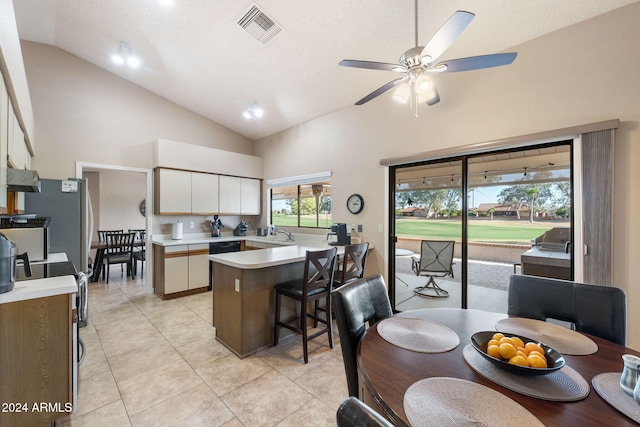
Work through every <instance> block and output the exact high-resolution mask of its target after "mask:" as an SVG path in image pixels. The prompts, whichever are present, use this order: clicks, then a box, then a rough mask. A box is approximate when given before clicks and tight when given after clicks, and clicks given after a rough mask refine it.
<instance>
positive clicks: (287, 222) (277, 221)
mask: <svg viewBox="0 0 640 427" xmlns="http://www.w3.org/2000/svg"><path fill="white" fill-rule="evenodd" d="M273 225H276V226H278V225H279V226H281V227H297V226H298V217H297V216H296V215H280V214H274V215H273ZM315 226H316V217H315V215H302V216H301V217H300V227H315ZM330 226H331V219H330V218H323V217H322V215H320V228H329V227H330Z"/></svg>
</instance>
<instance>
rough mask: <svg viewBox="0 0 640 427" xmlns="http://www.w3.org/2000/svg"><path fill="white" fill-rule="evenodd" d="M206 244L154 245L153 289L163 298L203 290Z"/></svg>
mask: <svg viewBox="0 0 640 427" xmlns="http://www.w3.org/2000/svg"><path fill="white" fill-rule="evenodd" d="M208 256H209V245H208V244H198V245H175V246H161V245H153V257H154V258H153V261H154V262H153V265H154V267H153V268H154V276H153V289H154V293H155V294H156V295H158V296H159V297H160V298H162V299H170V298H177V297H181V296H185V295H191V294H196V293H199V292H206V291H207V286H208V285H209V260H208Z"/></svg>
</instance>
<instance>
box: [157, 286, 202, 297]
mask: <svg viewBox="0 0 640 427" xmlns="http://www.w3.org/2000/svg"><path fill="white" fill-rule="evenodd" d="M207 290H208V289H207V288H206V287H204V288H197V289H188V290H186V291H180V292H174V293H171V294H163V293H161V292H157V291H156V290H155V289H154V290H153V293H154V294H155V295H156V296H157V297H160V299H162V300H168V299H174V298H181V297H186V296H188V295H194V294H201V293H203V292H207Z"/></svg>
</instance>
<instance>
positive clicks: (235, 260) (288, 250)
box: [209, 242, 344, 270]
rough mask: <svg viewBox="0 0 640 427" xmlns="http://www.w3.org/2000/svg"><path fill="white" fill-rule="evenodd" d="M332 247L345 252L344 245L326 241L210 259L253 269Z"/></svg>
mask: <svg viewBox="0 0 640 427" xmlns="http://www.w3.org/2000/svg"><path fill="white" fill-rule="evenodd" d="M294 243H295V242H294ZM331 247H335V248H338V255H342V254H344V246H329V245H328V244H327V243H325V244H324V245H320V244H318V245H313V246H308V245H305V246H300V245H291V246H282V247H277V248H267V249H258V250H252V251H244V252H230V253H226V254H215V255H209V260H211V261H213V262H217V263H220V264H224V265H228V266H230V267H235V268H241V269H245V270H252V269H257V268H266V267H273V266H275V265H283V264H291V263H294V262H299V261H304V259H305V257H306V255H307V251H317V250H321V249H327V248H331Z"/></svg>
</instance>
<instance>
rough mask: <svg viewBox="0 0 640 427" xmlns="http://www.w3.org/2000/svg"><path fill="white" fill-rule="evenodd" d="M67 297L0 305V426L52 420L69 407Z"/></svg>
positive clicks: (70, 355) (70, 332)
mask: <svg viewBox="0 0 640 427" xmlns="http://www.w3.org/2000/svg"><path fill="white" fill-rule="evenodd" d="M71 298H72V296H71V295H69V294H65V295H56V296H51V297H46V298H36V299H32V300H26V301H19V302H12V303H5V304H0V325H2V326H1V327H0V403H1V404H2V405H3V406H2V408H0V426H3V427H4V426H12V427H15V426H46V425H51V424H52V423H53V421H54V420H56V419H59V418H63V417H65V416H67V415H69V413H70V412H71V410H72V409H73V408H72V406H71V405H72V404H73V401H72V400H73V396H72V385H71V381H72V375H73V374H72V365H71V363H72V354H73V353H72V349H71V341H72V338H71V334H72V329H71V328H72V327H73V326H74V325H73V324H72V318H71V316H72V311H71ZM5 405H9V406H5ZM10 405H13V406H10Z"/></svg>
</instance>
